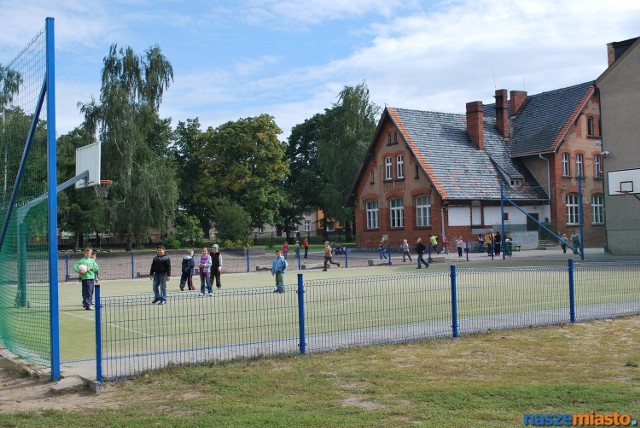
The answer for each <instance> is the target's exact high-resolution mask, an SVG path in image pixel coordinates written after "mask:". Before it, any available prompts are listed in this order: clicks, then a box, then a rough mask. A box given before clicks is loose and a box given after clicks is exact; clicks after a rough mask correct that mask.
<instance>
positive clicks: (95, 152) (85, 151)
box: [75, 143, 102, 189]
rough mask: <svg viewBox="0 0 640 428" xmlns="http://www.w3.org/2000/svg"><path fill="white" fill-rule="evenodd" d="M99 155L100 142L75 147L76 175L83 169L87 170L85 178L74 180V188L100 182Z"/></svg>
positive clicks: (83, 170)
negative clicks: (87, 174)
mask: <svg viewBox="0 0 640 428" xmlns="http://www.w3.org/2000/svg"><path fill="white" fill-rule="evenodd" d="M101 155H102V153H101V150H100V143H94V144H89V145H88V146H84V147H79V148H77V149H76V176H77V175H80V174H82V173H83V172H85V171H88V172H89V176H88V177H87V179H86V180H80V181H77V182H76V184H75V186H76V189H79V188H82V187H89V186H95V185H97V184H100V159H101V157H102V156H101Z"/></svg>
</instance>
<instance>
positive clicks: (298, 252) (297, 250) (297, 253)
mask: <svg viewBox="0 0 640 428" xmlns="http://www.w3.org/2000/svg"><path fill="white" fill-rule="evenodd" d="M296 259H298V270H300V267H301V263H300V248H299V247H298V248H296Z"/></svg>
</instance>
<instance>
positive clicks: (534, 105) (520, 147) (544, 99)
mask: <svg viewBox="0 0 640 428" xmlns="http://www.w3.org/2000/svg"><path fill="white" fill-rule="evenodd" d="M593 93H594V85H593V82H586V83H581V84H579V85H574V86H570V87H568V88H562V89H556V90H554V91H549V92H543V93H541V94H536V95H530V96H528V97H527V101H526V103H525V104H524V106H523V107H522V109H520V111H519V112H518V114H517V115H516V117H515V118H513V120H512V123H513V140H512V146H511V155H512V156H514V157H518V156H530V155H532V154H542V153H550V152H555V151H556V150H557V148H558V146H559V145H560V143H561V142H562V140H563V138H564V136H565V134H566V132H567V131H568V129H569V127H570V126H571V125H572V124H573V122H574V121H575V119H576V118H577V116H578V114H579V113H580V111H581V110H582V109H583V108H584V105H585V103H586V102H587V100H588V99H589V98H590V97H591V96H592V95H593Z"/></svg>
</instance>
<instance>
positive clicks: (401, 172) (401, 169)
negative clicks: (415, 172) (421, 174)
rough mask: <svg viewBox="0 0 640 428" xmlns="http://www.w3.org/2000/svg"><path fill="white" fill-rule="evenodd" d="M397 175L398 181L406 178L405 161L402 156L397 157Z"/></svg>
mask: <svg viewBox="0 0 640 428" xmlns="http://www.w3.org/2000/svg"><path fill="white" fill-rule="evenodd" d="M396 173H397V175H398V179H400V178H404V159H403V158H402V155H398V156H397V157H396Z"/></svg>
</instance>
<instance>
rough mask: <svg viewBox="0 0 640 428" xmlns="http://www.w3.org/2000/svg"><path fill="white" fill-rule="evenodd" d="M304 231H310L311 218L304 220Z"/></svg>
mask: <svg viewBox="0 0 640 428" xmlns="http://www.w3.org/2000/svg"><path fill="white" fill-rule="evenodd" d="M304 231H305V232H311V220H305V221H304Z"/></svg>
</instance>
